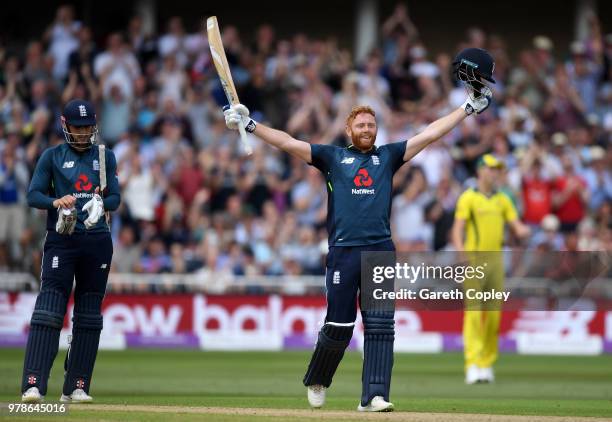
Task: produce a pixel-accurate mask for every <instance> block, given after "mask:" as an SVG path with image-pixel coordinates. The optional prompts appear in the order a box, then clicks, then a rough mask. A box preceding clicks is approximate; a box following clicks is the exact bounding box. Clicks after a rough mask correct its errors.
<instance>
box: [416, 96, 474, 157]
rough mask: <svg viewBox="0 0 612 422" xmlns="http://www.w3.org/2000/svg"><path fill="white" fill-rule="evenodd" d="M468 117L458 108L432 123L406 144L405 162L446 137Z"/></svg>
mask: <svg viewBox="0 0 612 422" xmlns="http://www.w3.org/2000/svg"><path fill="white" fill-rule="evenodd" d="M467 116H468V115H467V114H466V112H465V111H464V110H463V108H458V109H456V110H455V111H453V112H452V113H450V114H447V115H446V116H444V117H441V118H439V119H438V120H436V121H434V122H432V123H430V124H429V125H428V126H427V127H426V128H425V130H424V131H423V132H421V133H418V134H416V135H415V136H413V137H412V138H410V139H408V142H407V143H406V152H405V153H404V161H408V160H410V159H412V158H413V157H414V156H415V155H417V154H418V153H419V152H421V151H422V150H423V148H425V147H426V146H427V145H429V144H431V143H433V142H435V141H437V140H438V139H440V138H441V137H443V136H444V135H446V134H447V133H448V132H450V131H451V129H453V128H454V127H455V126H457V125H458V124H459V123H461V122H462V121H463V119H465V118H466V117H467Z"/></svg>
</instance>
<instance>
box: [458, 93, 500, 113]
mask: <svg viewBox="0 0 612 422" xmlns="http://www.w3.org/2000/svg"><path fill="white" fill-rule="evenodd" d="M483 91H484V92H483V93H482V94H480V96H479V97H478V98H477V97H476V95H477V94H476V93H475V92H474V88H472V87H468V97H467V99H466V100H465V102H464V103H463V105H462V106H461V108H462V109H463V110H465V113H466V114H467V115H468V116H469V115H470V114H472V113H474V112H476V114H480V113H482V112H483V111H485V110H486V109H487V108H488V107H489V106H490V105H491V98H493V93H492V92H491V90H490V89H488V88H486V87H485V88H484V89H483Z"/></svg>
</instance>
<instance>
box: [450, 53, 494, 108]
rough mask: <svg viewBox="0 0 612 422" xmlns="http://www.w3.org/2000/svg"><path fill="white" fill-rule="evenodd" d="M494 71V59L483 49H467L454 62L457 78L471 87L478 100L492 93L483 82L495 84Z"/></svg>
mask: <svg viewBox="0 0 612 422" xmlns="http://www.w3.org/2000/svg"><path fill="white" fill-rule="evenodd" d="M494 71H495V61H494V60H493V57H492V56H491V55H490V54H489V52H488V51H487V50H483V49H482V48H466V49H464V50H462V51H461V52H459V54H457V56H456V57H455V60H453V72H454V74H455V76H456V77H457V79H459V80H460V81H461V82H463V83H464V84H466V85H467V86H469V87H471V88H472V89H473V91H474V95H475V96H476V97H477V98H478V97H480V96H481V95H487V94H489V93H490V91H491V90H490V88H489V87H488V86H487V85H486V83H485V82H483V80H484V81H488V82H491V83H495V79H493V72H494Z"/></svg>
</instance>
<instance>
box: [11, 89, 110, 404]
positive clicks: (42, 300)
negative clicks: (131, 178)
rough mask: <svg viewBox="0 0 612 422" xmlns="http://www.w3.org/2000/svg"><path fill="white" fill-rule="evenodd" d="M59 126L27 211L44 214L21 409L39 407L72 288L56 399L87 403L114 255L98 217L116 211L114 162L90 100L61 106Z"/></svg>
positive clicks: (31, 190)
mask: <svg viewBox="0 0 612 422" xmlns="http://www.w3.org/2000/svg"><path fill="white" fill-rule="evenodd" d="M61 124H62V128H63V132H64V137H65V139H66V142H65V143H64V144H61V145H58V146H54V147H51V148H48V149H47V150H45V151H44V152H43V154H42V156H41V157H40V159H39V160H38V163H37V164H36V169H35V170H34V176H33V177H32V181H31V183H30V188H29V191H28V196H27V198H28V204H29V205H30V206H31V207H35V208H39V209H46V210H48V212H47V235H46V238H45V244H44V252H43V260H42V269H41V287H40V293H39V294H38V297H37V299H36V305H35V307H34V312H33V314H32V320H31V322H30V333H29V336H28V343H27V346H26V352H25V361H24V365H23V379H22V383H21V391H22V394H23V395H22V401H23V402H26V403H38V402H40V401H42V400H43V399H44V396H45V394H46V392H47V380H48V378H49V372H50V371H51V366H52V365H53V361H54V359H55V357H56V355H57V350H58V346H59V336H60V330H61V329H62V326H63V322H64V315H65V314H66V306H67V304H68V298H69V297H70V293H71V291H72V284H73V281H75V282H76V288H75V292H74V316H73V318H72V321H73V328H72V341H71V344H70V348H69V351H68V355H67V357H66V362H65V364H64V369H65V371H66V372H65V380H64V388H63V394H62V396H61V399H60V400H61V401H62V402H73V403H80V402H89V401H91V400H92V397H91V396H90V395H89V388H90V385H91V375H92V372H93V368H94V363H95V361H96V354H97V353H98V343H99V340H100V332H101V331H102V313H101V306H102V300H103V299H104V293H105V291H106V282H107V280H108V273H109V270H110V264H111V258H112V255H113V243H112V240H111V235H110V231H109V226H108V223H107V221H106V219H105V218H104V214H105V210H107V211H113V210H115V209H117V207H118V206H119V202H120V200H121V199H120V194H119V183H118V180H117V177H116V167H117V164H116V160H115V155H114V154H113V153H112V152H110V151H106V149H105V148H103V147H97V145H96V144H97V136H98V129H97V125H96V114H95V111H94V108H93V106H92V105H91V104H90V103H89V102H88V101H83V100H72V101H70V102H69V103H68V104H66V106H65V107H64V110H63V113H62V116H61ZM100 154H103V155H100ZM106 167H108V172H107V171H106ZM106 174H109V175H110V176H109V177H106ZM101 178H102V179H104V180H101ZM107 182H108V183H107ZM105 186H107V189H104V187H105ZM100 187H101V188H102V189H100Z"/></svg>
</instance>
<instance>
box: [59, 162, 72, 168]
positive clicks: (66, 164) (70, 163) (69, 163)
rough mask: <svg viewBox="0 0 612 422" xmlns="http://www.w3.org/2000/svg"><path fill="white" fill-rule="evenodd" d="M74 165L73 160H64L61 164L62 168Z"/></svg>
mask: <svg viewBox="0 0 612 422" xmlns="http://www.w3.org/2000/svg"><path fill="white" fill-rule="evenodd" d="M73 167H74V161H66V162H64V164H63V165H62V168H63V169H71V168H73Z"/></svg>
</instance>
